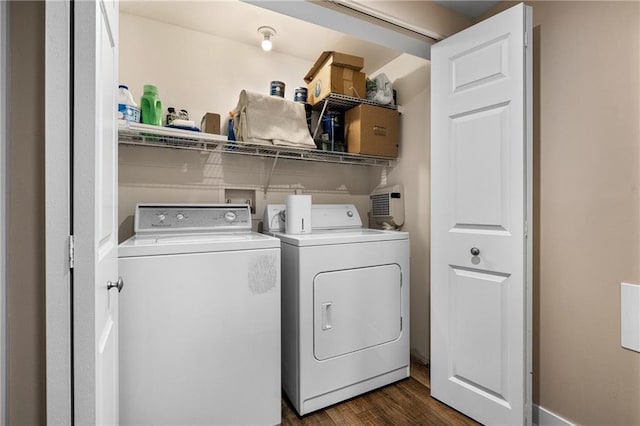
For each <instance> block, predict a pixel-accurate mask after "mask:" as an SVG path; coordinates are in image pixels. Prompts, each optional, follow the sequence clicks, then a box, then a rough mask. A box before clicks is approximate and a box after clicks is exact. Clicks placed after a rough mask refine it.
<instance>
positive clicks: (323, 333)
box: [313, 264, 402, 361]
mask: <svg viewBox="0 0 640 426" xmlns="http://www.w3.org/2000/svg"><path fill="white" fill-rule="evenodd" d="M401 285H402V281H401V270H400V267H399V266H398V265H396V264H391V265H382V266H373V267H367V268H356V269H347V270H341V271H331V272H323V273H320V274H318V275H316V277H315V279H314V283H313V291H314V297H313V300H314V302H313V304H314V309H313V311H314V312H313V315H314V327H313V329H314V332H313V335H314V356H315V358H316V359H318V360H320V361H322V360H325V359H329V358H333V357H337V356H340V355H344V354H347V353H351V352H355V351H359V350H363V349H366V348H370V347H373V346H377V345H381V344H383V343H387V342H390V341H393V340H396V339H398V338H399V337H400V333H401V331H402V309H401V301H402V298H401V294H400V287H401Z"/></svg>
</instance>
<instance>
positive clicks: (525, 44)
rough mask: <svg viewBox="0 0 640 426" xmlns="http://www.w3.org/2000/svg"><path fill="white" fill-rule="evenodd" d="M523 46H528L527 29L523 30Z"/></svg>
mask: <svg viewBox="0 0 640 426" xmlns="http://www.w3.org/2000/svg"><path fill="white" fill-rule="evenodd" d="M524 47H529V33H528V32H527V31H525V32H524Z"/></svg>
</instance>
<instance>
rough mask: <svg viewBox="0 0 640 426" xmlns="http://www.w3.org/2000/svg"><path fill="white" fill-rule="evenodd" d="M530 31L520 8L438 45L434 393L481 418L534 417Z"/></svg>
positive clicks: (434, 81)
mask: <svg viewBox="0 0 640 426" xmlns="http://www.w3.org/2000/svg"><path fill="white" fill-rule="evenodd" d="M527 38H529V40H531V10H530V8H528V7H525V6H524V5H523V4H520V5H517V6H515V7H513V8H511V9H509V10H507V11H505V12H503V13H501V14H499V15H496V16H494V17H492V18H490V19H488V20H486V21H484V22H481V23H479V24H477V25H475V26H473V27H470V28H469V29H466V30H464V31H462V32H460V33H458V34H455V35H454V36H452V37H449V38H447V39H445V40H443V41H442V42H440V43H438V44H436V45H434V46H433V47H432V50H431V53H432V56H431V60H432V63H431V68H432V69H431V72H432V77H431V90H432V108H431V111H432V123H431V125H432V137H431V152H432V161H431V167H432V224H431V226H432V240H431V268H432V269H431V338H432V342H431V348H432V352H431V394H432V396H433V397H434V398H437V399H439V400H441V401H443V402H444V403H446V404H448V405H450V406H452V407H454V408H455V409H457V410H459V411H461V412H463V413H464V414H466V415H468V416H469V417H472V418H474V419H476V420H478V421H479V422H481V423H483V424H509V425H516V424H525V423H530V422H531V416H530V413H531V392H530V389H531V385H530V372H531V370H530V367H531V366H530V358H531V355H530V350H531V341H530V324H531V322H530V315H531V310H530V306H531V305H530V303H531V298H530V282H531V280H530V264H531V262H530V261H529V259H530V256H531V250H530V248H531V245H530V242H529V241H530V238H529V239H527V221H528V217H530V211H531V175H530V172H531V131H532V130H531V115H530V113H531V96H530V94H531V54H530V51H531V49H530V46H531V43H530V41H527ZM526 44H528V45H529V48H527V47H526ZM528 223H529V226H530V224H531V221H530V220H529V221H528ZM530 236H531V235H530V230H529V237H530Z"/></svg>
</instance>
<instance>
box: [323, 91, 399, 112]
mask: <svg viewBox="0 0 640 426" xmlns="http://www.w3.org/2000/svg"><path fill="white" fill-rule="evenodd" d="M325 103H327V104H328V107H329V108H330V109H331V110H332V111H342V112H343V111H346V110H348V109H351V108H354V107H357V106H358V105H360V104H365V105H372V106H377V107H380V108H387V109H392V110H395V111H397V110H398V106H397V105H382V104H379V103H377V102H374V101H370V100H369V99H360V98H354V97H352V96H346V95H341V94H338V93H329V96H327V97H326V98H324V99H323V100H322V101H320V102H318V103H317V104H315V105H314V106H313V107H312V108H313V110H314V111H321V110H322V109H323V106H324V104H325Z"/></svg>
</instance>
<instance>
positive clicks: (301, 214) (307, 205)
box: [285, 195, 311, 234]
mask: <svg viewBox="0 0 640 426" xmlns="http://www.w3.org/2000/svg"><path fill="white" fill-rule="evenodd" d="M285 232H286V233H287V234H310V233H311V195H288V196H287V201H286V203H285Z"/></svg>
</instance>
